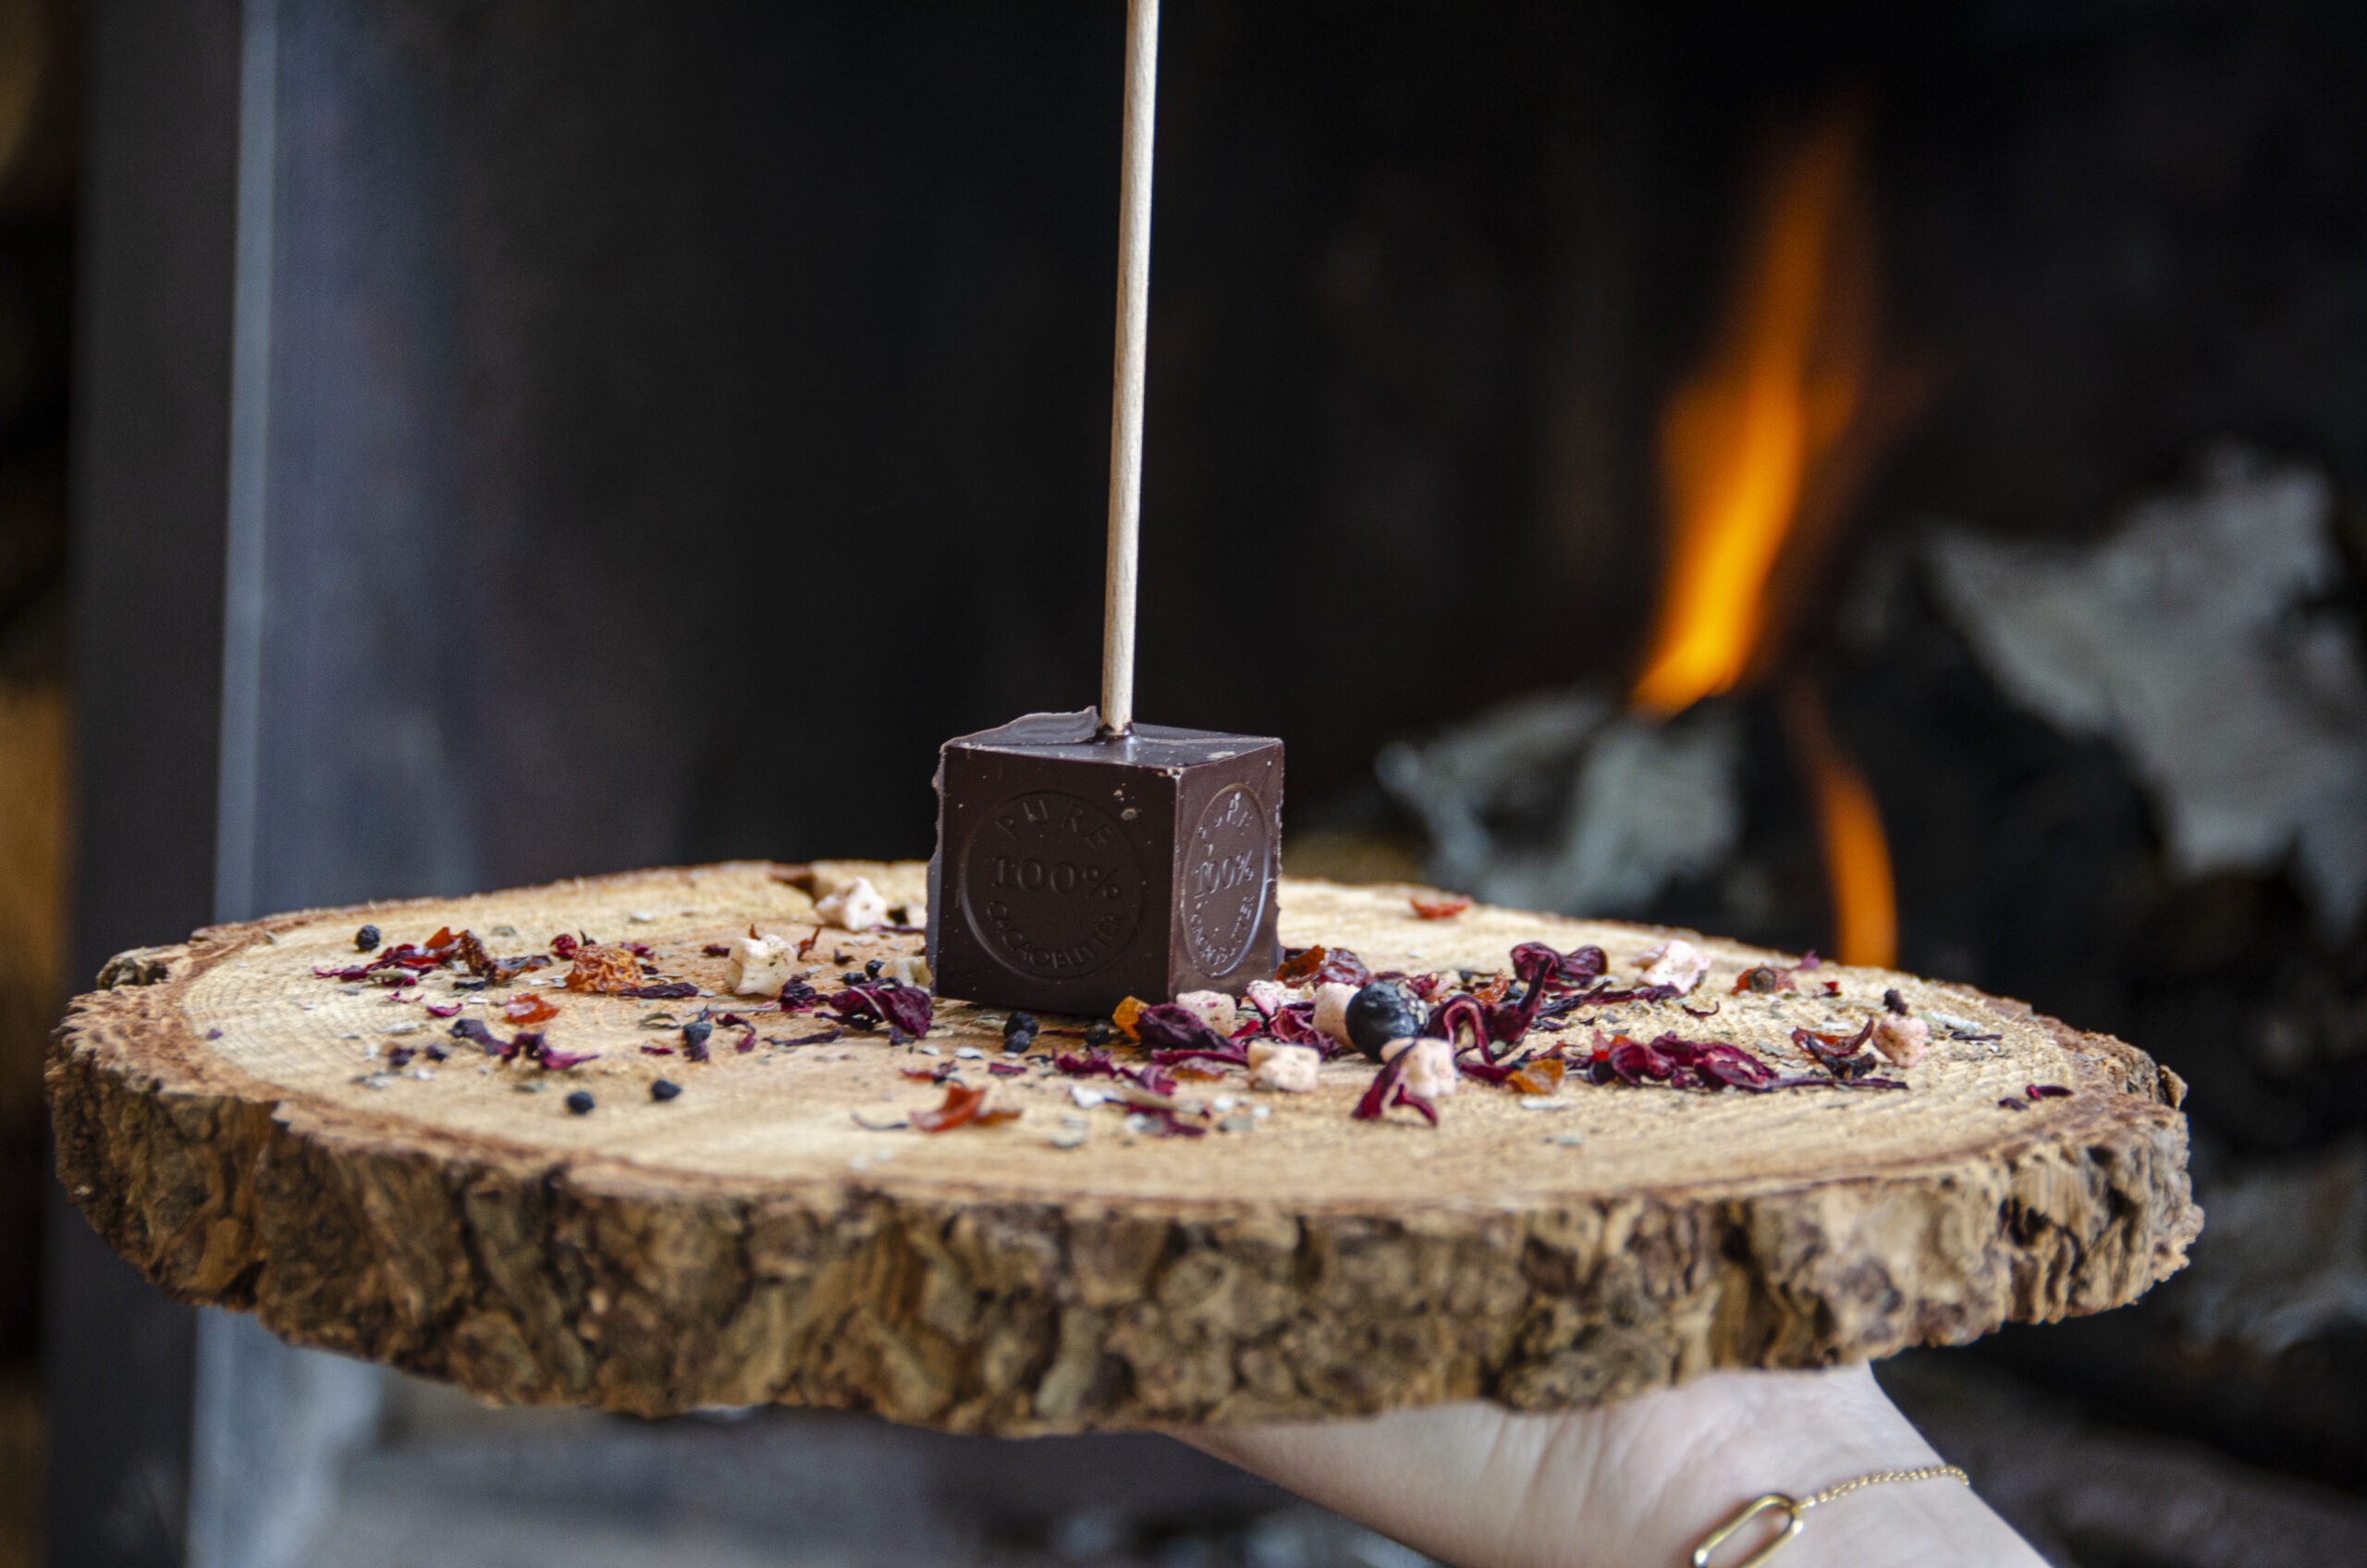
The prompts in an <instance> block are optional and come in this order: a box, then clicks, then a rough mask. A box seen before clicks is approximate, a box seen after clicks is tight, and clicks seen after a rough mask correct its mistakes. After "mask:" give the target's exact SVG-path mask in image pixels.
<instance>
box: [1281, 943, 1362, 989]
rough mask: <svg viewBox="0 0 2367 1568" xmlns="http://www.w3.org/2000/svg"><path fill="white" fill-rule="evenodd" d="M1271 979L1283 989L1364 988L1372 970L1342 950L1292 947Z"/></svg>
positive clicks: (1345, 950) (1348, 952)
mask: <svg viewBox="0 0 2367 1568" xmlns="http://www.w3.org/2000/svg"><path fill="white" fill-rule="evenodd" d="M1274 978H1275V979H1277V980H1279V981H1281V982H1282V984H1283V985H1285V986H1320V985H1324V984H1326V983H1330V982H1336V983H1338V984H1340V985H1343V986H1367V985H1369V984H1371V982H1372V969H1371V967H1370V966H1369V965H1367V963H1366V962H1365V961H1364V960H1362V959H1360V958H1358V957H1357V956H1356V955H1355V954H1354V953H1352V952H1350V951H1349V950H1348V949H1345V948H1321V947H1317V948H1291V949H1286V951H1285V952H1284V954H1283V958H1282V967H1281V968H1280V969H1277V970H1276V971H1274Z"/></svg>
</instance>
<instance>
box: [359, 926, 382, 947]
mask: <svg viewBox="0 0 2367 1568" xmlns="http://www.w3.org/2000/svg"><path fill="white" fill-rule="evenodd" d="M377 947H378V928H377V927H376V926H374V925H365V926H363V927H362V929H361V930H359V931H356V932H355V933H354V934H353V950H354V951H355V952H359V953H366V952H374V951H376V950H377Z"/></svg>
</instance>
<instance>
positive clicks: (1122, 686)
mask: <svg viewBox="0 0 2367 1568" xmlns="http://www.w3.org/2000/svg"><path fill="white" fill-rule="evenodd" d="M1158 101H1159V0H1127V6H1126V134H1125V141H1124V145H1123V150H1122V153H1121V154H1120V161H1121V163H1122V172H1121V175H1120V187H1119V198H1118V203H1119V204H1118V361H1117V365H1116V368H1115V369H1114V370H1113V371H1112V373H1111V375H1110V382H1111V386H1110V405H1111V406H1110V560H1109V567H1108V577H1107V581H1106V582H1105V584H1104V587H1103V591H1102V602H1101V610H1102V628H1101V732H1102V733H1103V734H1104V735H1123V734H1125V733H1126V732H1127V731H1129V730H1131V729H1134V597H1135V584H1136V581H1137V579H1138V577H1139V575H1140V568H1141V533H1142V526H1141V525H1142V509H1143V358H1144V353H1143V337H1144V327H1145V324H1146V321H1147V318H1148V316H1149V314H1150V168H1151V160H1150V153H1151V127H1152V123H1153V121H1154V120H1155V119H1156V117H1157V116H1156V112H1155V111H1156V107H1157V104H1158Z"/></svg>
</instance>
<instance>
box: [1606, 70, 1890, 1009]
mask: <svg viewBox="0 0 2367 1568" xmlns="http://www.w3.org/2000/svg"><path fill="white" fill-rule="evenodd" d="M1859 131H1860V119H1859V116H1858V115H1857V114H1856V113H1855V112H1853V111H1852V110H1851V109H1850V108H1848V107H1846V106H1845V107H1844V108H1842V109H1841V110H1839V111H1838V112H1836V113H1834V114H1833V115H1830V116H1827V117H1826V118H1825V119H1824V120H1823V121H1822V122H1821V123H1820V124H1819V125H1817V126H1816V127H1814V128H1813V129H1811V130H1810V131H1809V134H1807V135H1806V136H1805V137H1802V138H1800V139H1799V140H1798V141H1796V142H1795V143H1794V144H1793V145H1791V146H1790V147H1789V148H1788V149H1787V150H1785V151H1784V153H1783V154H1782V155H1781V156H1780V157H1779V158H1777V160H1776V161H1775V163H1774V165H1773V166H1772V171H1771V172H1772V178H1770V180H1769V182H1768V185H1767V188H1766V191H1765V194H1764V198H1763V201H1764V205H1763V207H1762V208H1761V210H1760V213H1759V214H1758V216H1757V218H1756V219H1755V221H1754V223H1753V226H1752V231H1751V235H1750V244H1749V247H1748V251H1747V252H1746V254H1747V256H1748V261H1747V263H1746V264H1745V266H1744V267H1743V270H1742V272H1741V273H1740V275H1739V276H1737V279H1736V284H1735V294H1734V297H1733V299H1732V300H1731V301H1730V302H1729V309H1728V316H1727V320H1726V324H1725V325H1724V327H1723V330H1722V331H1721V333H1720V335H1719V337H1718V339H1717V341H1716V345H1715V347H1714V348H1713V349H1712V351H1711V354H1710V356H1709V359H1708V361H1707V362H1706V363H1705V364H1704V365H1703V366H1702V367H1701V369H1700V370H1699V371H1698V372H1696V373H1695V374H1693V375H1692V376H1690V377H1689V378H1687V379H1686V381H1685V382H1684V383H1683V384H1682V385H1680V386H1678V387H1677V388H1676V390H1675V391H1674V394H1673V395H1672V396H1671V397H1670V398H1669V402H1668V407H1667V409H1666V410H1665V411H1664V413H1663V414H1662V421H1661V452H1660V456H1661V476H1662V490H1663V492H1664V496H1665V502H1666V508H1667V511H1666V524H1667V531H1668V543H1669V561H1668V570H1667V575H1666V578H1665V580H1664V582H1663V583H1662V590H1661V599H1660V606H1659V612H1658V616H1657V619H1656V620H1655V623H1654V626H1653V632H1652V642H1651V647H1650V651H1649V653H1648V654H1647V655H1646V658H1645V661H1644V668H1643V673H1642V674H1641V675H1640V676H1638V677H1637V680H1636V685H1635V689H1634V691H1633V692H1632V693H1631V696H1632V700H1633V701H1634V703H1635V704H1636V705H1637V706H1638V707H1640V708H1644V709H1647V710H1650V711H1652V712H1656V713H1662V714H1673V713H1675V712H1678V711H1679V710H1681V709H1683V708H1685V707H1686V706H1688V705H1690V704H1693V703H1695V702H1698V701H1699V700H1700V699H1701V698H1703V697H1708V696H1714V695H1716V694H1717V693H1719V692H1730V691H1733V690H1734V689H1735V687H1737V686H1739V685H1742V684H1744V683H1745V682H1746V680H1751V679H1753V678H1755V677H1759V676H1762V675H1763V674H1764V673H1765V671H1766V668H1767V667H1768V666H1769V665H1771V664H1772V663H1773V662H1774V660H1775V657H1776V655H1777V654H1778V653H1779V652H1780V648H1781V644H1782V643H1783V642H1784V631H1785V625H1784V622H1785V620H1786V619H1787V617H1788V615H1789V614H1790V613H1791V611H1792V610H1793V609H1795V608H1796V607H1797V606H1798V604H1799V603H1800V602H1801V600H1802V599H1803V598H1804V597H1805V589H1806V587H1807V585H1808V583H1809V580H1810V579H1811V578H1812V576H1813V574H1814V572H1815V570H1816V567H1817V565H1818V562H1819V560H1820V558H1821V556H1822V554H1823V552H1824V548H1825V545H1827V543H1828V542H1829V540H1830V536H1831V534H1832V532H1833V530H1834V525H1835V524H1836V523H1837V522H1838V521H1839V519H1840V516H1841V512H1842V509H1843V508H1844V506H1845V505H1846V502H1847V500H1848V498H1849V496H1850V493H1851V492H1852V491H1853V490H1854V489H1855V488H1856V487H1857V484H1858V480H1859V479H1860V478H1861V477H1862V476H1863V474H1864V472H1865V469H1866V468H1867V466H1868V465H1869V463H1870V460H1871V459H1872V456H1873V453H1874V451H1875V449H1876V448H1877V447H1879V446H1880V445H1881V444H1882V441H1883V438H1884V437H1885V436H1886V435H1888V434H1889V433H1890V431H1891V430H1892V429H1893V428H1895V425H1896V424H1897V423H1898V422H1899V421H1900V420H1901V419H1903V418H1904V417H1905V415H1906V413H1907V411H1908V410H1909V408H1910V406H1911V405H1912V404H1913V403H1914V402H1915V401H1917V400H1918V399H1917V398H1916V397H1915V391H1916V388H1914V387H1913V386H1911V385H1907V384H1904V383H1900V382H1894V383H1893V384H1892V385H1890V386H1886V387H1883V388H1880V389H1879V391H1880V392H1882V393H1888V394H1891V395H1890V396H1881V395H1877V389H1876V388H1874V387H1873V385H1872V384H1873V382H1874V380H1875V376H1876V370H1877V366H1876V363H1875V359H1876V349H1875V324H1876V319H1877V315H1878V309H1877V299H1876V288H1875V271H1876V269H1875V259H1874V248H1873V234H1872V224H1871V221H1870V216H1869V209H1868V204H1867V202H1866V200H1865V197H1864V194H1863V191H1862V187H1861V176H1860V173H1859V167H1858V165H1859V157H1858V143H1859ZM1784 719H1785V729H1786V730H1787V732H1788V733H1789V735H1790V737H1791V741H1792V746H1793V750H1794V751H1795V753H1797V755H1798V757H1799V760H1800V766H1801V768H1802V771H1803V772H1804V773H1805V775H1806V777H1807V780H1808V784H1809V790H1811V792H1812V793H1813V794H1814V796H1815V798H1816V804H1817V820H1818V829H1819V834H1820V837H1821V839H1822V841H1823V845H1824V858H1825V872H1826V877H1827V881H1828V885H1829V887H1830V888H1831V890H1832V897H1833V912H1834V925H1835V941H1834V947H1835V949H1836V950H1837V953H1838V956H1839V957H1840V959H1841V961H1842V962H1845V963H1863V964H1883V965H1887V964H1888V963H1890V962H1891V961H1892V959H1893V958H1894V957H1895V951H1896V948H1897V938H1898V917H1897V906H1896V902H1895V889H1894V888H1893V886H1892V880H1891V864H1890V848H1889V845H1888V844H1887V843H1886V842H1885V841H1884V839H1883V826H1882V815H1881V813H1880V812H1879V811H1878V810H1877V809H1876V806H1875V803H1874V797H1873V792H1872V791H1871V790H1869V789H1868V788H1867V786H1866V780H1865V777H1864V776H1863V775H1862V774H1861V773H1859V772H1858V767H1857V766H1856V765H1855V764H1854V763H1853V762H1851V761H1850V759H1849V757H1848V755H1847V754H1846V753H1845V752H1843V751H1842V750H1841V748H1840V746H1839V745H1838V744H1837V743H1836V742H1835V741H1834V736H1833V731H1832V728H1831V726H1830V725H1829V724H1827V723H1826V721H1825V716H1824V708H1823V704H1822V703H1821V700H1820V699H1819V697H1818V696H1817V692H1816V689H1815V687H1814V686H1813V685H1811V684H1809V682H1808V681H1807V680H1805V679H1802V680H1797V681H1795V682H1793V683H1792V684H1791V685H1790V687H1789V688H1788V690H1787V691H1786V692H1785V693H1784Z"/></svg>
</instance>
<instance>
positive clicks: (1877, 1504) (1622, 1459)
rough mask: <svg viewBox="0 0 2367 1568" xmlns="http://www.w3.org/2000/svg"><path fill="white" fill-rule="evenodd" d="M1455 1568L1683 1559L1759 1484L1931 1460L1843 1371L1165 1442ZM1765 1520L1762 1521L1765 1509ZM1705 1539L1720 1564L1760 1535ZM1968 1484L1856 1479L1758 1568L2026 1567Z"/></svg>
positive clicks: (1858, 1376) (1830, 1477)
mask: <svg viewBox="0 0 2367 1568" xmlns="http://www.w3.org/2000/svg"><path fill="white" fill-rule="evenodd" d="M1174 1435H1175V1436H1176V1437H1178V1438H1180V1439H1183V1440H1184V1441H1185V1442H1188V1443H1190V1444H1192V1445H1193V1446H1194V1447H1195V1448H1197V1449H1199V1450H1201V1451H1202V1452H1207V1453H1211V1454H1214V1455H1215V1456H1216V1457H1218V1458H1220V1459H1223V1460H1226V1461H1228V1462H1230V1463H1232V1464H1237V1465H1240V1466H1241V1467H1242V1468H1243V1469H1245V1470H1249V1471H1254V1472H1255V1473H1257V1475H1260V1476H1265V1477H1266V1478H1268V1479H1269V1480H1271V1481H1274V1482H1276V1483H1277V1484H1279V1485H1281V1486H1283V1487H1286V1488H1289V1489H1290V1490H1292V1491H1294V1492H1296V1493H1298V1494H1299V1495H1301V1496H1303V1497H1306V1498H1308V1499H1310V1500H1312V1501H1316V1502H1318V1503H1321V1504H1322V1505H1324V1506H1325V1507H1327V1508H1330V1509H1332V1510H1333V1511H1335V1512H1337V1513H1343V1514H1346V1515H1347V1516H1348V1517H1349V1518H1351V1519H1355V1520H1356V1521H1358V1522H1359V1523H1361V1524H1364V1525H1369V1526H1370V1527H1371V1528H1373V1529H1376V1530H1379V1531H1380V1532H1381V1533H1383V1534H1384V1535H1388V1536H1391V1537H1394V1538H1395V1539H1398V1540H1401V1541H1403V1542H1404V1543H1405V1544H1406V1545H1408V1546H1411V1547H1414V1548H1416V1549H1417V1550H1421V1551H1424V1552H1427V1553H1429V1555H1430V1556H1432V1557H1435V1558H1438V1559H1440V1560H1441V1561H1442V1562H1449V1563H1453V1564H1454V1565H1455V1568H1683V1565H1684V1564H1686V1563H1687V1562H1689V1561H1690V1553H1691V1552H1692V1550H1693V1548H1694V1547H1695V1545H1696V1544H1697V1543H1699V1540H1700V1539H1701V1537H1703V1536H1705V1535H1707V1534H1709V1532H1710V1531H1711V1529H1713V1528H1715V1527H1716V1526H1717V1525H1718V1524H1719V1523H1720V1522H1721V1521H1723V1519H1725V1518H1726V1516H1727V1515H1728V1514H1730V1513H1733V1512H1734V1511H1735V1509H1736V1508H1738V1507H1740V1506H1741V1505H1742V1504H1744V1503H1746V1502H1748V1501H1750V1500H1751V1499H1753V1498H1755V1497H1759V1496H1760V1495H1762V1494H1764V1493H1767V1492H1782V1493H1784V1494H1785V1495H1787V1496H1790V1497H1794V1498H1804V1497H1806V1496H1808V1495H1809V1493H1811V1492H1813V1491H1816V1490H1817V1489H1818V1488H1822V1487H1828V1486H1831V1485H1833V1484H1834V1483H1835V1482H1839V1481H1846V1480H1849V1479H1851V1478H1853V1477H1856V1476H1864V1475H1869V1474H1870V1473H1872V1472H1874V1471H1878V1470H1905V1469H1912V1468H1915V1467H1917V1466H1919V1465H1925V1464H1939V1463H1940V1458H1939V1455H1938V1454H1937V1453H1936V1452H1933V1451H1932V1445H1931V1444H1929V1443H1927V1442H1926V1441H1924V1440H1923V1435H1922V1434H1921V1433H1919V1432H1918V1431H1917V1430H1916V1429H1915V1427H1914V1426H1913V1425H1912V1424H1911V1423H1910V1422H1908V1420H1907V1417H1906V1416H1905V1415H1901V1414H1900V1413H1899V1411H1898V1408H1897V1407H1896V1406H1895V1405H1894V1404H1892V1403H1891V1402H1890V1400H1889V1398H1888V1397H1887V1396H1886V1395H1884V1394H1883V1391H1882V1390H1881V1388H1880V1387H1879V1386H1878V1385H1877V1384H1876V1383H1875V1382H1874V1377H1873V1373H1872V1371H1871V1370H1870V1368H1868V1367H1866V1366H1862V1365H1860V1366H1843V1367H1836V1368H1834V1369H1832V1370H1830V1371H1821V1372H1719V1373H1712V1374H1710V1375H1708V1376H1705V1377H1701V1378H1695V1379H1694V1380H1693V1381H1691V1382H1689V1383H1686V1384H1685V1385H1683V1386H1682V1387H1679V1388H1674V1389H1664V1390H1659V1391H1657V1392H1653V1393H1649V1394H1643V1395H1639V1396H1638V1397H1637V1398H1635V1399H1632V1400H1629V1401H1626V1402H1625V1403H1620V1404H1615V1405H1610V1406H1607V1407H1605V1408H1602V1409H1600V1410H1587V1411H1577V1412H1573V1413H1569V1414H1564V1415H1522V1414H1520V1413H1518V1412H1515V1411H1510V1410H1506V1409H1503V1408H1502V1407H1501V1406H1498V1405H1493V1404H1486V1403H1472V1404H1451V1405H1439V1406H1433V1407H1431V1408H1429V1409H1423V1410H1406V1411H1399V1412H1397V1413H1395V1414H1392V1415H1382V1416H1377V1417H1375V1418H1373V1419H1370V1420H1366V1421H1341V1422H1330V1423H1324V1424H1320V1425H1309V1426H1278V1427H1197V1428H1194V1429H1191V1430H1188V1431H1179V1432H1177V1433H1175V1434H1174ZM1777 1517H1778V1521H1779V1522H1780V1515H1779V1516H1777ZM1772 1533H1773V1532H1772V1528H1767V1529H1760V1528H1759V1527H1758V1525H1756V1524H1755V1525H1754V1528H1753V1531H1752V1532H1748V1539H1746V1538H1744V1537H1736V1538H1735V1540H1733V1541H1730V1542H1728V1543H1727V1544H1726V1546H1725V1547H1724V1548H1723V1549H1722V1551H1721V1553H1720V1559H1719V1561H1720V1562H1721V1563H1723V1564H1732V1563H1735V1562H1740V1561H1741V1560H1742V1559H1743V1558H1744V1557H1746V1556H1748V1554H1749V1551H1750V1550H1752V1548H1753V1547H1755V1546H1756V1545H1757V1544H1758V1543H1759V1542H1760V1541H1761V1540H1763V1539H1765V1538H1766V1537H1768V1536H1771V1535H1772ZM1907 1564H1913V1565H1914V1568H2042V1559H2041V1558H2040V1557H2039V1555H2038V1554H2037V1553H2036V1552H2034V1551H2032V1550H2030V1547H2029V1546H2028V1545H2026V1544H2025V1543H2024V1542H2023V1541H2022V1539H2021V1537H2018V1536H2017V1535H2016V1534H2015V1533H2014V1532H2013V1530H2012V1528H2011V1527H2010V1526H2008V1525H2006V1524H2005V1521H2004V1520H2003V1519H2000V1518H1999V1517H1998V1516H1997V1515H1996V1514H1995V1513H1993V1512H1992V1511H1991V1510H1990V1508H1989V1506H1988V1505H1987V1504H1986V1503H1984V1502H1982V1501H1981V1500H1980V1498H1978V1497H1976V1496H1975V1495H1973V1493H1972V1491H1971V1490H1970V1488H1966V1487H1963V1486H1960V1485H1958V1484H1957V1483H1956V1482H1955V1481H1953V1480H1949V1479H1937V1480H1925V1481H1914V1482H1902V1483H1895V1484H1885V1485H1882V1486H1876V1487H1869V1488H1865V1489H1864V1490H1862V1491H1856V1492H1852V1493H1850V1494H1849V1495H1848V1496H1846V1497H1843V1498H1836V1499H1834V1501H1831V1502H1828V1503H1825V1504H1823V1505H1821V1506H1820V1507H1817V1508H1815V1509H1813V1510H1811V1511H1810V1512H1809V1514H1808V1516H1807V1519H1806V1527H1805V1528H1804V1529H1803V1530H1802V1531H1801V1533H1800V1535H1799V1536H1798V1537H1797V1539H1795V1540H1793V1541H1791V1542H1790V1543H1789V1544H1787V1545H1786V1546H1784V1548H1783V1549H1782V1551H1781V1553H1780V1555H1779V1556H1778V1557H1777V1558H1776V1559H1774V1560H1773V1562H1772V1563H1771V1568H1907Z"/></svg>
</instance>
